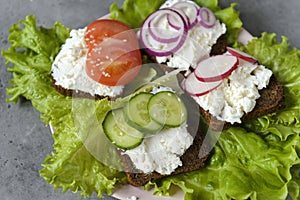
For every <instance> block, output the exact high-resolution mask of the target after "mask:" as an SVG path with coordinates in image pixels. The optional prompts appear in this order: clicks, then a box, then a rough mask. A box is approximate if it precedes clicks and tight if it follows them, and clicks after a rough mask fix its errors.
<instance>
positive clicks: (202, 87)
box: [183, 73, 223, 96]
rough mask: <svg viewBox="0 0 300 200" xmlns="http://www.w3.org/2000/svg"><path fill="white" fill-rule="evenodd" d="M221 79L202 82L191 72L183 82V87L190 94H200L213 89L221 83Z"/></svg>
mask: <svg viewBox="0 0 300 200" xmlns="http://www.w3.org/2000/svg"><path fill="white" fill-rule="evenodd" d="M222 82H223V80H219V81H215V82H202V81H199V80H198V79H197V77H196V76H195V74H194V73H191V74H190V75H189V76H188V77H187V78H186V79H185V80H184V82H183V89H184V90H185V91H186V92H187V93H188V94H189V95H191V96H202V95H205V94H208V93H209V92H211V91H213V90H214V89H216V88H217V87H219V86H220V85H221V84H222Z"/></svg>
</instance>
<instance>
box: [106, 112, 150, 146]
mask: <svg viewBox="0 0 300 200" xmlns="http://www.w3.org/2000/svg"><path fill="white" fill-rule="evenodd" d="M102 126H103V130H104V133H105V135H106V136H107V138H108V139H109V140H110V141H111V142H112V143H113V144H114V145H115V146H117V147H119V148H121V149H124V150H129V149H133V148H135V147H137V146H139V145H140V144H141V143H142V141H143V137H144V135H143V133H142V132H140V131H138V130H137V129H135V128H133V127H131V126H129V125H128V124H127V123H126V122H125V117H124V113H123V110H122V109H117V110H112V111H110V112H108V113H107V115H106V117H105V119H104V121H103V123H102Z"/></svg>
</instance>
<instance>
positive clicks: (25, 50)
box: [2, 15, 126, 197]
mask: <svg viewBox="0 0 300 200" xmlns="http://www.w3.org/2000/svg"><path fill="white" fill-rule="evenodd" d="M22 26H23V28H21V27H22ZM69 32H70V30H69V29H68V28H65V27H64V26H63V25H62V24H60V23H58V22H56V23H54V25H53V27H52V28H50V29H45V28H43V27H40V28H38V27H37V26H36V18H35V17H34V16H33V15H30V16H28V17H26V19H25V20H21V21H20V23H19V24H15V25H13V26H12V27H11V29H10V36H9V38H8V40H9V42H10V43H11V46H10V48H9V49H7V50H2V55H3V57H4V58H5V59H6V60H7V64H8V65H9V66H11V67H9V68H8V70H9V71H10V72H11V73H12V74H13V78H12V80H11V81H10V83H11V85H12V87H11V88H7V95H9V96H10V98H8V99H7V100H8V101H12V102H17V101H18V97H20V96H24V97H25V98H26V99H28V100H30V101H31V102H32V105H33V106H34V107H35V108H36V109H37V110H38V111H39V112H40V113H41V119H42V121H44V122H45V123H46V124H48V125H49V124H50V123H51V125H52V127H53V128H54V129H55V133H54V134H53V138H54V144H53V147H54V150H55V151H54V152H52V155H49V156H47V157H46V158H45V163H44V164H43V169H42V170H41V171H40V175H41V176H42V177H43V178H44V179H45V180H46V181H47V182H48V183H50V184H53V185H54V188H62V189H63V191H66V190H71V191H73V192H78V191H81V192H82V193H81V195H82V196H85V197H87V196H90V195H91V194H92V193H93V192H97V193H98V196H99V197H103V196H102V194H103V193H107V194H111V193H112V189H113V188H114V187H115V184H117V183H124V182H126V179H125V175H124V174H123V173H122V172H120V171H119V170H117V169H115V168H110V167H107V166H106V165H104V164H102V163H101V162H99V160H98V159H96V158H95V157H94V155H93V154H92V153H91V152H90V151H89V149H88V148H86V146H88V145H86V142H87V141H89V142H90V141H91V140H87V138H86V137H85V136H86V135H87V134H88V133H89V132H90V131H92V130H91V128H87V127H88V126H87V125H86V126H84V127H85V132H80V131H79V129H78V124H76V122H78V118H76V117H78V116H79V114H80V116H81V117H82V118H84V119H83V120H84V121H85V122H88V120H87V119H90V118H93V117H95V112H96V110H100V112H97V116H96V117H97V119H98V118H99V119H101V117H102V118H103V116H105V111H106V112H107V110H108V109H110V106H111V105H110V103H109V101H108V100H107V99H104V100H102V101H97V102H95V101H92V100H89V101H88V100H81V102H74V101H73V99H72V98H70V97H65V96H63V95H61V94H59V93H58V92H56V90H54V89H53V87H52V82H51V66H52V62H53V60H54V58H55V55H56V54H57V53H58V51H59V50H60V47H61V45H62V44H63V43H64V42H65V40H66V39H67V38H68V37H69ZM89 103H92V105H94V104H95V105H94V106H92V108H93V109H94V112H87V111H90V110H88V109H86V108H87V106H88V105H89ZM78 105H85V110H86V111H85V112H83V111H82V110H81V112H80V113H79V114H78V112H79V109H78V108H74V106H78ZM105 108H106V109H105ZM74 110H75V111H76V112H75V111H74ZM76 113H77V114H76ZM95 142H96V143H97V144H99V142H98V141H97V140H96V141H95ZM100 143H101V142H100ZM101 144H103V143H101ZM89 145H91V144H89ZM106 150H107V149H106ZM109 153H111V152H109ZM110 155H112V154H110ZM110 158H111V157H110Z"/></svg>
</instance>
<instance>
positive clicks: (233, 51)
mask: <svg viewBox="0 0 300 200" xmlns="http://www.w3.org/2000/svg"><path fill="white" fill-rule="evenodd" d="M226 49H227V51H228V52H229V53H230V54H231V55H233V56H236V57H238V58H241V59H243V60H245V61H248V62H251V63H256V62H257V59H256V58H254V57H253V56H250V55H249V54H247V53H245V52H242V51H240V50H237V49H234V48H231V47H226Z"/></svg>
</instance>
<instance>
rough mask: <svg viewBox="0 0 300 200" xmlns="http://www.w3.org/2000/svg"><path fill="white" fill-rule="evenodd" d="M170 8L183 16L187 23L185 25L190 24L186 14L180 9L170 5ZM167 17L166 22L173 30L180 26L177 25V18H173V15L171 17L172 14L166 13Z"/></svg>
mask: <svg viewBox="0 0 300 200" xmlns="http://www.w3.org/2000/svg"><path fill="white" fill-rule="evenodd" d="M170 9H175V10H176V11H177V12H179V13H180V14H181V16H183V17H184V18H185V21H186V23H187V26H188V27H189V26H190V19H189V18H188V17H187V16H186V14H185V13H184V12H183V11H182V10H180V9H177V8H173V7H170ZM167 19H168V23H169V25H170V26H171V27H172V28H174V29H175V30H179V29H180V28H181V27H180V26H178V21H177V19H175V18H174V17H172V15H168V16H167Z"/></svg>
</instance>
